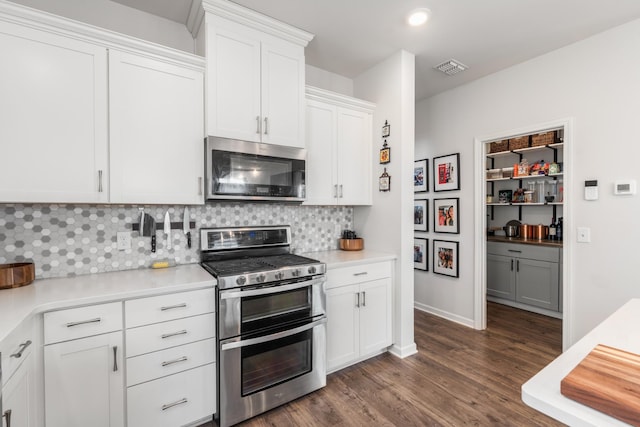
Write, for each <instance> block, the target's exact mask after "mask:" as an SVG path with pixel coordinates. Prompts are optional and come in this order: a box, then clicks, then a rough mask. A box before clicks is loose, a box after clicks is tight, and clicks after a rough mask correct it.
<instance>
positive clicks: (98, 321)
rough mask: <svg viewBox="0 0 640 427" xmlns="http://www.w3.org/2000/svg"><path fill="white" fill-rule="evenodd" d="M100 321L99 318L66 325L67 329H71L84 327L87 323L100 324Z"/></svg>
mask: <svg viewBox="0 0 640 427" xmlns="http://www.w3.org/2000/svg"><path fill="white" fill-rule="evenodd" d="M100 322H102V319H101V318H100V317H96V318H95V319H90V320H81V321H80V322H69V323H67V328H73V327H74V326H79V325H86V324H87V323H100Z"/></svg>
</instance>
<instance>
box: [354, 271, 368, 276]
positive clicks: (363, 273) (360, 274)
mask: <svg viewBox="0 0 640 427" xmlns="http://www.w3.org/2000/svg"><path fill="white" fill-rule="evenodd" d="M366 274H367V272H366V271H362V272H360V273H353V275H354V276H364V275H366Z"/></svg>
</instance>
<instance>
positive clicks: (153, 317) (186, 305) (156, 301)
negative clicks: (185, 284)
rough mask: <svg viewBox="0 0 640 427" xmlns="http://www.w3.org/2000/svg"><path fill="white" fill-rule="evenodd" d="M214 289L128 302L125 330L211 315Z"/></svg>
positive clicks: (214, 301)
mask: <svg viewBox="0 0 640 427" xmlns="http://www.w3.org/2000/svg"><path fill="white" fill-rule="evenodd" d="M215 295H216V294H215V289H214V288H208V289H201V290H198V291H192V292H180V293H175V294H168V295H159V296H156V297H150V298H141V299H135V300H129V301H126V302H125V303H124V310H125V324H126V327H127V328H135V327H137V326H143V325H150V324H152V323H158V322H166V321H167V320H174V319H181V318H183V317H189V316H196V315H198V314H205V313H213V312H214V311H215V306H216V296H215Z"/></svg>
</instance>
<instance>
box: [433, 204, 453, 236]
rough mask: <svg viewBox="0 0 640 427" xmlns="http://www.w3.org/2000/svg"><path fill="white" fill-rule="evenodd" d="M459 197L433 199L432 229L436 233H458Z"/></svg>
mask: <svg viewBox="0 0 640 427" xmlns="http://www.w3.org/2000/svg"><path fill="white" fill-rule="evenodd" d="M459 204H460V199H459V198H457V197H456V198H453V199H434V200H433V231H435V232H436V233H452V234H459V233H460V226H459V224H460V222H459V221H458V219H459V218H460V210H459Z"/></svg>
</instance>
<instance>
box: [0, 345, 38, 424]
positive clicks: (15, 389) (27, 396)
mask: <svg viewBox="0 0 640 427" xmlns="http://www.w3.org/2000/svg"><path fill="white" fill-rule="evenodd" d="M32 361H33V356H32V355H31V354H28V355H27V356H26V358H25V359H24V361H23V362H22V364H21V365H20V367H19V368H18V369H17V370H16V372H15V373H14V374H13V376H12V377H11V379H10V380H9V381H7V383H6V385H5V386H4V388H3V389H2V404H3V407H2V409H3V411H4V414H5V415H6V417H5V422H6V425H9V422H8V421H6V419H7V418H10V423H11V427H35V426H36V416H35V410H36V408H35V405H36V404H35V402H36V397H35V385H34V373H33V368H32ZM0 415H2V414H0ZM0 425H3V426H4V425H5V424H3V423H2V421H0Z"/></svg>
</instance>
